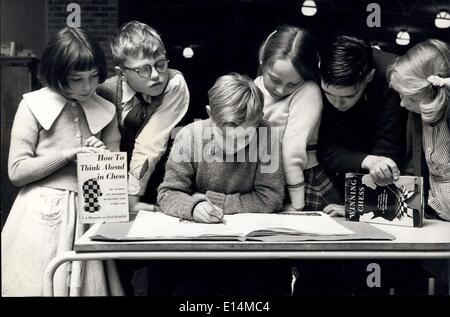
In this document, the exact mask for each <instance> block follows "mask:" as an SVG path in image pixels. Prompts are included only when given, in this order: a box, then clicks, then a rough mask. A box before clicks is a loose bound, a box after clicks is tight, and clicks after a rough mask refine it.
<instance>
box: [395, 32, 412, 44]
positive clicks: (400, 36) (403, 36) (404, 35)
mask: <svg viewBox="0 0 450 317" xmlns="http://www.w3.org/2000/svg"><path fill="white" fill-rule="evenodd" d="M410 40H411V37H410V36H409V33H408V32H407V31H406V30H401V31H400V32H398V33H397V38H396V39H395V43H397V44H398V45H408V44H409V41H410Z"/></svg>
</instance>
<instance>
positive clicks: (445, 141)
mask: <svg viewBox="0 0 450 317" xmlns="http://www.w3.org/2000/svg"><path fill="white" fill-rule="evenodd" d="M422 128H423V130H422V133H423V134H422V138H423V147H424V153H425V160H426V162H427V165H428V169H429V171H430V193H429V198H428V204H429V205H430V207H431V208H433V209H434V210H436V212H437V213H438V214H439V216H440V217H441V218H443V219H445V220H448V221H450V129H449V126H448V123H447V121H446V120H441V121H440V122H439V123H438V124H436V125H429V124H426V123H423V124H422Z"/></svg>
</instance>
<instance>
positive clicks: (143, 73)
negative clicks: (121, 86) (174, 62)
mask: <svg viewBox="0 0 450 317" xmlns="http://www.w3.org/2000/svg"><path fill="white" fill-rule="evenodd" d="M168 63H169V60H168V59H164V60H160V61H157V62H156V63H155V64H153V65H150V64H148V65H144V66H141V67H139V68H128V67H125V66H123V68H125V69H128V70H132V71H134V72H135V73H136V74H138V75H139V76H140V77H142V78H148V77H150V76H151V75H152V71H153V69H152V68H153V67H154V68H155V69H156V71H157V72H158V73H163V72H165V71H166V70H167V66H168Z"/></svg>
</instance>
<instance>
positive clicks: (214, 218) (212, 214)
mask: <svg viewBox="0 0 450 317" xmlns="http://www.w3.org/2000/svg"><path fill="white" fill-rule="evenodd" d="M192 216H193V217H194V220H195V221H196V222H205V223H217V222H222V218H223V210H222V209H220V208H219V207H217V206H214V205H211V204H210V203H209V202H207V201H202V202H200V203H198V204H197V205H195V208H194V212H193V213H192Z"/></svg>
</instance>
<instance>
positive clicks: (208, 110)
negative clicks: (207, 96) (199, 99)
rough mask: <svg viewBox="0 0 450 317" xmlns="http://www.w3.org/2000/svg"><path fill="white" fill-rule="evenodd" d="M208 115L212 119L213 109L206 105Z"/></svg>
mask: <svg viewBox="0 0 450 317" xmlns="http://www.w3.org/2000/svg"><path fill="white" fill-rule="evenodd" d="M205 108H206V113H207V114H208V117H210V118H211V107H210V106H209V105H206V107H205Z"/></svg>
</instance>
